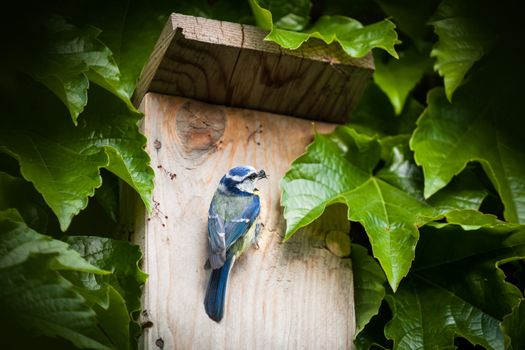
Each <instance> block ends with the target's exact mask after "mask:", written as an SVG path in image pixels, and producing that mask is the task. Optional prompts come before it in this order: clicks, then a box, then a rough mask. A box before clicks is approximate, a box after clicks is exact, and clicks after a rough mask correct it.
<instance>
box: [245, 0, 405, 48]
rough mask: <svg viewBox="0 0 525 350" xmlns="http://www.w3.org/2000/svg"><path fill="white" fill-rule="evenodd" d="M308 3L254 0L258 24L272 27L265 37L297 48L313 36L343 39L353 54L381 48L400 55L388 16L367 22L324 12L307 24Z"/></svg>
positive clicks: (325, 38) (299, 0) (345, 46)
mask: <svg viewBox="0 0 525 350" xmlns="http://www.w3.org/2000/svg"><path fill="white" fill-rule="evenodd" d="M305 3H308V2H307V1H304V0H295V1H291V2H284V1H283V2H281V1H267V2H258V1H257V0H250V5H251V6H252V10H253V12H254V15H255V20H256V22H257V24H258V25H259V26H261V27H263V28H265V29H268V30H270V33H269V34H268V35H267V36H266V38H265V40H271V41H274V42H276V43H277V44H279V45H281V46H282V47H284V48H287V49H292V50H293V49H297V48H298V47H300V46H301V45H302V44H303V43H304V42H305V41H307V40H309V39H310V38H317V39H321V40H323V41H324V42H325V43H326V44H331V43H332V42H337V43H339V45H341V48H342V49H343V50H344V51H345V52H346V53H347V54H348V55H349V56H352V57H363V56H364V55H366V54H367V53H368V52H370V50H372V49H373V48H381V49H383V50H385V51H387V52H388V53H389V54H391V55H392V56H394V57H397V53H396V51H395V49H394V45H395V44H397V43H398V40H397V34H396V32H395V30H394V28H395V25H394V24H393V23H392V22H391V21H389V20H388V19H385V20H383V21H380V22H377V23H373V24H370V25H367V26H363V25H362V24H361V22H359V21H357V20H355V19H353V18H349V17H345V16H323V17H321V18H319V19H318V20H317V22H315V24H313V25H312V26H310V27H307V24H308V17H309V6H305ZM265 6H268V8H265ZM274 14H275V17H276V18H275V19H274Z"/></svg>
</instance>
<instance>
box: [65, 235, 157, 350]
mask: <svg viewBox="0 0 525 350" xmlns="http://www.w3.org/2000/svg"><path fill="white" fill-rule="evenodd" d="M65 241H66V242H67V243H69V244H70V247H71V248H72V249H75V250H76V251H78V252H79V253H80V254H81V255H82V256H83V257H84V258H85V259H86V260H87V261H89V262H90V263H91V264H93V265H95V266H97V267H99V268H101V269H108V270H111V271H112V273H111V275H107V276H100V275H96V274H85V273H75V272H72V273H68V274H66V275H65V277H66V278H68V279H69V280H70V281H71V282H72V283H73V284H75V285H76V286H77V290H78V292H79V293H81V294H82V295H83V296H84V297H85V298H86V299H87V300H88V301H90V302H91V303H92V304H93V309H94V310H95V311H96V313H97V319H98V320H99V321H100V323H101V328H102V329H104V331H105V333H106V334H108V335H109V337H110V339H111V340H112V342H113V343H114V344H116V348H117V349H125V348H127V347H128V345H129V335H130V333H131V334H133V336H138V334H135V333H136V332H135V328H136V327H134V324H133V323H132V321H131V320H132V319H131V314H133V313H134V312H135V311H138V310H139V309H140V298H141V295H142V286H143V284H144V282H145V281H146V278H147V275H146V274H145V273H144V272H142V271H141V270H140V269H139V267H138V264H139V261H140V259H141V258H142V253H141V252H140V249H139V247H138V246H135V245H131V244H129V243H128V242H125V241H119V240H112V239H109V238H102V237H95V236H69V237H67V238H66V239H65Z"/></svg>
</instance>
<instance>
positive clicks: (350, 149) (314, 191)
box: [281, 126, 438, 290]
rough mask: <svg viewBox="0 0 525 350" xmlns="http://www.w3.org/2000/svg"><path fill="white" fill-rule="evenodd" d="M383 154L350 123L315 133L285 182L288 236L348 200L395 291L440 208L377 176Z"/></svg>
mask: <svg viewBox="0 0 525 350" xmlns="http://www.w3.org/2000/svg"><path fill="white" fill-rule="evenodd" d="M380 155H381V147H380V144H379V142H378V141H377V140H376V139H374V138H370V137H368V136H364V135H361V134H358V133H357V132H355V131H354V130H353V129H351V128H349V127H344V126H341V127H338V128H337V129H336V131H335V132H333V133H332V134H329V135H316V137H315V140H314V142H313V143H312V144H310V146H309V147H308V148H307V152H306V153H305V154H304V155H303V156H301V157H299V158H298V159H297V160H295V161H294V162H293V163H292V166H291V169H290V170H289V171H288V172H287V173H286V175H285V176H284V178H283V179H282V181H281V190H282V199H281V203H282V205H283V206H284V216H285V218H286V222H287V227H286V235H285V240H286V239H288V238H290V237H291V236H292V235H293V234H294V233H295V232H296V231H297V230H298V229H299V228H301V227H304V226H306V225H308V224H310V223H311V222H312V221H314V220H315V219H316V218H318V217H319V216H320V215H321V214H322V213H323V211H324V210H325V208H326V207H327V206H328V205H330V204H333V203H344V204H346V205H347V206H348V218H349V219H350V220H352V221H358V222H360V223H361V224H362V225H363V226H364V228H365V230H366V232H367V234H368V237H369V238H370V242H371V244H372V250H373V253H374V256H375V257H376V258H377V259H378V260H379V262H380V264H381V266H382V268H383V270H384V271H385V273H386V276H387V278H388V281H389V283H390V285H391V286H392V288H393V289H394V290H395V289H396V288H397V286H398V284H399V282H400V281H401V279H402V278H403V276H405V275H406V274H407V273H408V270H409V269H410V265H411V262H412V260H413V258H414V250H415V246H416V243H417V240H418V238H419V232H418V227H419V226H421V225H423V224H425V223H427V222H429V221H431V220H433V219H434V218H435V217H436V216H437V215H438V212H437V211H436V210H435V209H434V208H432V207H431V206H429V205H428V204H426V203H424V202H422V201H420V200H418V199H417V198H415V197H413V196H411V195H409V194H407V193H406V192H404V191H403V190H401V189H399V188H397V187H395V186H393V185H391V184H389V183H387V182H386V181H384V180H382V179H381V178H379V177H376V176H374V175H373V173H372V171H373V169H374V167H375V166H376V164H377V163H378V161H379V159H380Z"/></svg>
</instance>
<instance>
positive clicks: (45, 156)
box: [0, 88, 153, 230]
mask: <svg viewBox="0 0 525 350" xmlns="http://www.w3.org/2000/svg"><path fill="white" fill-rule="evenodd" d="M39 93H40V92H39V91H38V90H37V91H36V92H35V93H34V95H33V101H32V102H31V104H29V106H24V105H20V108H18V109H16V110H13V115H12V116H11V118H10V119H8V120H7V121H6V124H5V125H4V127H3V128H2V130H1V131H0V151H4V152H7V153H8V154H10V155H12V156H13V157H15V158H16V159H17V160H18V161H19V163H20V167H21V173H22V175H23V176H24V178H25V179H27V180H29V181H31V182H33V184H34V186H35V188H36V189H37V190H38V191H39V192H40V193H41V194H42V196H43V197H44V199H45V201H46V203H47V204H48V205H49V206H50V207H51V209H52V210H53V212H54V213H55V214H56V215H57V217H58V219H59V221H60V226H61V228H62V230H66V229H67V227H68V226H69V224H70V222H71V219H72V218H73V216H74V215H76V214H78V212H80V210H82V209H84V208H85V207H86V205H87V202H88V197H89V196H92V195H93V194H94V190H95V188H98V187H100V185H101V178H100V175H99V172H100V168H101V167H105V168H107V169H108V170H110V171H111V172H113V173H115V174H116V175H117V176H119V177H120V178H121V179H123V180H124V181H126V182H127V183H128V184H129V185H131V187H132V188H134V189H135V190H136V191H137V192H138V193H139V194H140V196H141V198H142V199H143V201H144V203H145V204H146V207H147V208H148V209H149V208H150V203H149V201H150V197H151V191H152V188H153V171H152V170H151V168H149V156H148V155H147V154H146V152H145V151H144V150H143V145H144V144H145V143H146V139H145V137H144V136H143V135H142V134H140V132H139V130H138V126H137V122H138V120H139V118H140V117H141V115H140V114H139V113H136V112H132V111H130V110H129V109H128V108H127V107H126V106H125V105H124V104H123V103H119V102H118V100H115V99H114V98H113V97H112V96H111V95H110V94H108V93H106V92H104V91H103V90H101V89H100V88H92V89H91V90H90V99H91V102H90V105H89V107H88V108H87V109H86V111H85V112H84V116H85V118H83V119H82V123H81V125H79V126H78V127H74V126H73V125H71V123H67V121H66V120H61V119H63V116H62V114H63V113H62V109H61V108H60V106H57V104H56V103H54V101H53V100H50V99H49V98H48V96H47V95H46V94H45V93H44V94H41V93H40V95H39ZM32 108H35V109H37V110H43V111H46V112H47V113H50V114H49V117H48V118H47V119H46V120H38V119H33V123H32V124H27V122H26V119H25V118H27V117H28V116H31V113H30V110H31V109H32Z"/></svg>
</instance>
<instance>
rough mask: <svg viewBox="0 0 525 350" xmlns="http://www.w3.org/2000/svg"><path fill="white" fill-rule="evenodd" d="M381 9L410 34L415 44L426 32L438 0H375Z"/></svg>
mask: <svg viewBox="0 0 525 350" xmlns="http://www.w3.org/2000/svg"><path fill="white" fill-rule="evenodd" d="M376 2H378V3H379V5H380V6H381V8H382V9H383V11H385V13H386V14H387V15H389V16H391V17H392V20H393V21H394V23H396V25H397V26H398V27H399V30H400V31H402V32H404V33H405V34H407V35H408V36H410V38H412V39H413V40H414V41H415V42H416V44H417V43H418V42H422V41H424V39H425V35H426V34H427V31H428V30H427V28H429V27H428V23H427V21H428V19H429V18H430V16H431V15H432V14H433V13H434V11H435V9H436V7H437V5H438V4H439V1H438V0H430V1H419V0H397V1H388V0H376Z"/></svg>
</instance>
